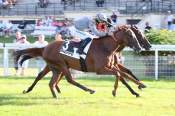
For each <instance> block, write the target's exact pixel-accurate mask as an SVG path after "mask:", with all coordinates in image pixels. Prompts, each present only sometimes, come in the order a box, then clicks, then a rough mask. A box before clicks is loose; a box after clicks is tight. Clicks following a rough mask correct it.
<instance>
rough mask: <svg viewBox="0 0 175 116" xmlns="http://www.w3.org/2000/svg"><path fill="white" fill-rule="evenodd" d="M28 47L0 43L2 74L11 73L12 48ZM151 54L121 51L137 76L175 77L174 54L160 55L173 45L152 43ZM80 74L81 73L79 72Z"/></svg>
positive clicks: (31, 62) (127, 50)
mask: <svg viewBox="0 0 175 116" xmlns="http://www.w3.org/2000/svg"><path fill="white" fill-rule="evenodd" d="M28 47H36V46H34V45H27V46H26V45H20V46H19V45H18V44H10V43H9V44H7V43H6V44H3V43H0V49H1V52H0V60H1V61H2V64H3V65H0V68H2V69H3V72H2V76H9V75H12V74H11V72H10V70H11V68H13V56H12V55H11V53H12V50H13V49H21V48H28ZM151 51H152V54H151V55H141V54H137V53H134V52H132V50H130V49H128V48H127V49H125V50H124V52H123V56H124V65H125V66H126V67H127V68H129V69H131V70H132V72H133V73H134V74H135V75H136V76H137V77H138V78H139V77H140V78H155V80H158V78H160V77H163V78H174V77H175V56H173V55H172V54H171V55H162V54H160V52H162V51H170V52H173V51H174V52H175V45H152V49H151ZM29 64H30V65H29V68H35V69H36V67H37V66H36V63H35V62H34V61H30V63H29ZM81 75H82V74H81ZM34 76H36V74H35V75H34Z"/></svg>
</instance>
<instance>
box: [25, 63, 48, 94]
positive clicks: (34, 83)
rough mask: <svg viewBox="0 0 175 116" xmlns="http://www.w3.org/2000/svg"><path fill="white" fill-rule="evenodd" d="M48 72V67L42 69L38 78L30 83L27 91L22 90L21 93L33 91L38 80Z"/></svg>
mask: <svg viewBox="0 0 175 116" xmlns="http://www.w3.org/2000/svg"><path fill="white" fill-rule="evenodd" d="M49 71H50V69H49V67H48V65H47V66H46V67H45V68H44V69H43V71H41V72H40V73H39V74H38V76H37V77H36V78H35V80H34V82H33V83H32V85H31V86H30V87H29V88H28V89H27V90H24V91H23V93H24V94H25V93H29V92H30V91H32V90H33V88H34V87H35V85H36V84H37V83H38V81H39V80H41V79H42V78H43V77H44V76H45V75H46V74H47V73H48V72H49Z"/></svg>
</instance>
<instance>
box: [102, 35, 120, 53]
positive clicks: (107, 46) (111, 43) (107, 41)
mask: <svg viewBox="0 0 175 116" xmlns="http://www.w3.org/2000/svg"><path fill="white" fill-rule="evenodd" d="M99 39H100V38H99ZM101 46H103V49H104V50H106V51H108V52H109V53H113V52H114V51H116V49H117V48H118V47H119V43H118V42H117V41H115V40H114V39H113V38H112V37H111V36H108V37H106V38H104V39H103V40H101Z"/></svg>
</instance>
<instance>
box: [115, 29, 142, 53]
mask: <svg viewBox="0 0 175 116" xmlns="http://www.w3.org/2000/svg"><path fill="white" fill-rule="evenodd" d="M114 37H115V38H116V39H117V41H118V42H119V43H120V45H123V46H128V47H130V48H132V49H133V50H134V51H137V52H139V51H140V50H141V47H140V44H139V42H138V40H137V37H136V35H135V34H134V32H133V31H132V30H131V29H130V28H129V27H126V26H122V27H118V28H117V31H115V32H114Z"/></svg>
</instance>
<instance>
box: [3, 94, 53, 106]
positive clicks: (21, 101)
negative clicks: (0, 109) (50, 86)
mask: <svg viewBox="0 0 175 116" xmlns="http://www.w3.org/2000/svg"><path fill="white" fill-rule="evenodd" d="M48 100H53V98H52V97H26V96H25V97H22V96H16V95H5V96H0V106H4V105H12V106H30V105H44V104H47V103H46V102H44V101H48Z"/></svg>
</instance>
